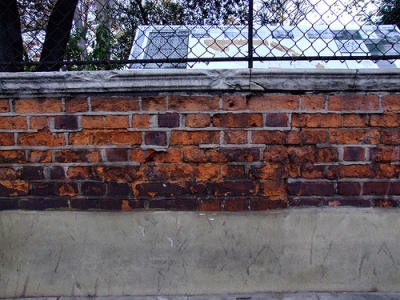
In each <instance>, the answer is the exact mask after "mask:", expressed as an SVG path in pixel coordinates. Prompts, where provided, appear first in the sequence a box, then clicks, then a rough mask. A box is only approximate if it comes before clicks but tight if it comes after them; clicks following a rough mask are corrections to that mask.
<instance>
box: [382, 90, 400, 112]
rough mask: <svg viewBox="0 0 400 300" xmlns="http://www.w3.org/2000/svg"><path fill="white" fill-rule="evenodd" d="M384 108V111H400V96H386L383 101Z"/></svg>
mask: <svg viewBox="0 0 400 300" xmlns="http://www.w3.org/2000/svg"><path fill="white" fill-rule="evenodd" d="M382 108H383V110H384V111H398V110H400V94H397V95H384V96H383V99H382Z"/></svg>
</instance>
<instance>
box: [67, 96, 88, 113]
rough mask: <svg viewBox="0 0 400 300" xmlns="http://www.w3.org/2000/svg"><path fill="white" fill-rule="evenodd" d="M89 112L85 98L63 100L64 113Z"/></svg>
mask: <svg viewBox="0 0 400 300" xmlns="http://www.w3.org/2000/svg"><path fill="white" fill-rule="evenodd" d="M88 110H89V104H88V100H87V98H70V99H65V111H66V112H86V111H88Z"/></svg>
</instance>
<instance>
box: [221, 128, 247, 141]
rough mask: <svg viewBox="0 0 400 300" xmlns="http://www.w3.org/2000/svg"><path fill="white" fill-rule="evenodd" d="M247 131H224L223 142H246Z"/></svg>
mask: <svg viewBox="0 0 400 300" xmlns="http://www.w3.org/2000/svg"><path fill="white" fill-rule="evenodd" d="M247 136H248V132H247V131H244V130H226V131H224V144H247V143H248V140H247Z"/></svg>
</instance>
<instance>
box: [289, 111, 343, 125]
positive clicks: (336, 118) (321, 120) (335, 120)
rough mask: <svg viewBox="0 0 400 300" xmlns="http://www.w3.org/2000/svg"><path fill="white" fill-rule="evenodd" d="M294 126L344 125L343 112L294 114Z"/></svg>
mask: <svg viewBox="0 0 400 300" xmlns="http://www.w3.org/2000/svg"><path fill="white" fill-rule="evenodd" d="M292 126H293V127H311V128H334V127H341V126H342V115H341V114H321V113H316V114H292Z"/></svg>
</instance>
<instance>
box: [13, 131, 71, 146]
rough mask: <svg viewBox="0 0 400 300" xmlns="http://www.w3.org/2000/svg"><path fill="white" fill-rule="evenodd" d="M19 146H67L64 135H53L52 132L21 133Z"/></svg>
mask: <svg viewBox="0 0 400 300" xmlns="http://www.w3.org/2000/svg"><path fill="white" fill-rule="evenodd" d="M18 145H20V146H47V147H56V146H64V145H65V137H64V134H63V133H57V134H53V133H50V132H37V133H19V134H18Z"/></svg>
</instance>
